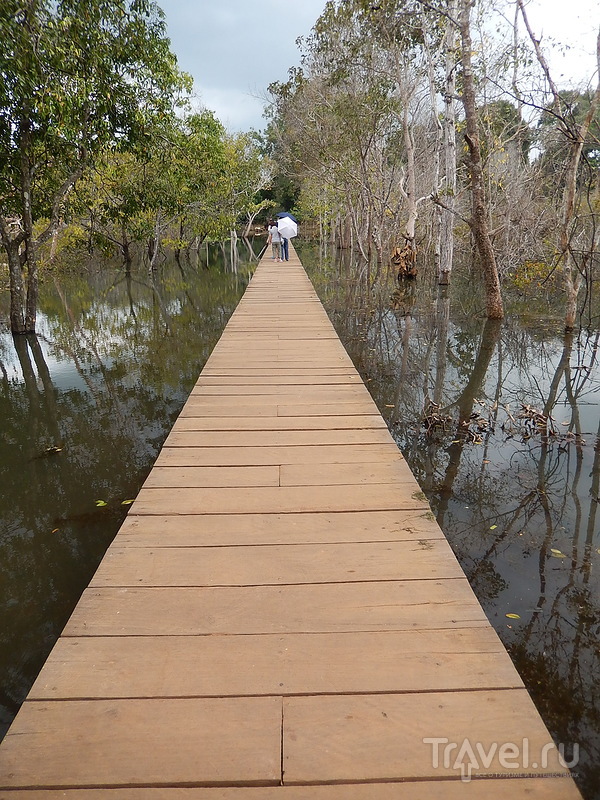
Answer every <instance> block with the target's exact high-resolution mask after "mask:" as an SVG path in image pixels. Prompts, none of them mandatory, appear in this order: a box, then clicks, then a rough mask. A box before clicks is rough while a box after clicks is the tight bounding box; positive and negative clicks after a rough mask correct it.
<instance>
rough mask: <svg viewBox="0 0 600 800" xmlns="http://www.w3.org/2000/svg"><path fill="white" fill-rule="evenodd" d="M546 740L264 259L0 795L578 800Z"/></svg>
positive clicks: (19, 723)
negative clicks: (466, 777) (468, 779)
mask: <svg viewBox="0 0 600 800" xmlns="http://www.w3.org/2000/svg"><path fill="white" fill-rule="evenodd" d="M427 739H429V740H432V739H433V740H436V742H437V743H436V742H431V741H429V742H427V741H424V740H427ZM465 740H466V742H467V744H465ZM524 740H526V742H527V744H526V745H524ZM550 743H551V738H550V736H549V734H548V731H547V730H546V728H545V726H544V724H543V723H542V721H541V719H540V717H539V715H538V714H537V711H536V710H535V707H534V706H533V703H532V701H531V699H530V697H529V695H528V693H527V691H526V690H525V688H524V687H523V684H522V682H521V680H520V678H519V676H518V675H517V673H516V671H515V669H514V668H513V666H512V663H511V661H510V659H509V657H508V655H507V653H506V651H505V650H504V648H503V646H502V644H501V643H500V641H499V639H498V637H497V635H496V633H495V632H494V630H493V629H492V627H491V626H490V624H489V622H488V621H487V619H486V617H485V615H484V613H483V611H482V609H481V607H480V605H479V603H478V601H477V600H476V598H475V596H474V595H473V593H472V591H471V589H470V587H469V584H468V582H467V580H466V578H465V576H464V574H463V572H462V570H461V568H460V566H459V565H458V563H457V561H456V559H455V558H454V555H453V554H452V551H451V549H450V547H449V545H448V543H447V542H446V540H445V538H444V536H443V535H442V532H441V531H440V529H439V527H438V526H437V524H436V522H435V521H434V519H433V517H432V515H431V513H430V511H429V508H428V505H427V503H426V502H425V499H424V497H423V495H422V493H421V492H420V491H419V487H418V486H417V484H416V483H415V481H414V478H413V477H412V475H411V473H410V471H409V469H408V467H407V466H406V463H405V461H404V460H403V458H402V455H401V454H400V452H399V450H398V448H397V446H396V444H395V443H394V441H393V439H392V438H391V436H390V434H389V433H388V431H387V429H386V427H385V424H384V422H383V420H382V418H381V416H380V415H379V413H378V411H377V408H376V407H375V405H374V403H373V401H372V400H371V398H370V396H369V393H368V392H367V390H366V388H365V386H364V384H363V383H362V381H361V379H360V377H359V376H358V374H357V373H356V371H355V369H354V367H353V365H352V363H351V361H350V359H349V358H348V356H347V354H346V352H345V351H344V349H343V347H342V345H341V343H340V341H339V339H338V337H337V335H336V334H335V331H334V330H333V328H332V326H331V324H330V323H329V321H328V318H327V316H326V314H325V312H324V310H323V308H322V306H321V304H320V302H319V300H318V298H317V297H316V295H315V293H314V291H313V288H312V286H311V284H310V282H309V280H308V278H307V276H306V274H305V272H304V270H303V269H302V266H301V264H300V262H299V260H298V258H297V257H296V255H295V253H293V252H292V254H291V260H290V261H289V262H287V263H284V264H275V263H273V262H272V261H271V260H270V259H269V258H265V259H263V261H262V262H261V265H260V266H259V268H258V270H257V272H256V274H255V276H254V278H253V280H252V281H251V283H250V286H249V288H248V290H247V292H246V294H245V295H244V298H243V299H242V301H241V302H240V304H239V306H238V308H237V310H236V312H235V313H234V315H233V316H232V318H231V320H230V322H229V324H228V325H227V328H226V330H225V333H224V334H223V336H222V338H221V340H220V341H219V343H218V344H217V346H216V348H215V350H214V352H213V354H212V355H211V357H210V359H209V361H208V363H207V364H206V367H205V369H204V370H203V372H202V374H201V376H200V378H199V380H198V383H197V384H196V386H195V388H194V390H193V391H192V394H191V395H190V398H189V400H188V402H187V403H186V405H185V408H184V409H183V412H182V414H181V416H180V418H179V419H178V421H177V423H176V424H175V426H174V428H173V430H172V432H171V434H170V435H169V437H168V439H167V441H166V443H165V446H164V448H163V450H162V452H161V454H160V456H159V458H158V460H157V462H156V465H155V467H154V469H153V470H152V472H151V474H150V476H149V477H148V479H147V481H146V483H145V484H144V486H143V488H142V490H141V491H140V493H139V496H138V498H137V499H136V501H135V503H134V504H133V506H132V508H131V511H130V514H129V516H128V518H127V520H126V521H125V523H124V524H123V526H122V528H121V530H120V532H119V533H118V534H117V537H116V539H115V541H114V543H113V544H112V546H111V547H110V548H109V550H108V552H107V554H106V556H105V558H104V560H103V561H102V563H101V565H100V567H99V569H98V571H97V573H96V575H95V577H94V578H93V580H92V582H91V584H90V586H89V588H88V589H87V590H86V591H85V592H84V594H83V596H82V598H81V600H80V602H79V604H78V605H77V607H76V609H75V611H74V613H73V615H72V617H71V619H70V620H69V622H68V624H67V626H66V628H65V630H64V632H63V635H62V636H61V638H60V639H59V641H58V642H57V644H56V646H55V648H54V650H53V651H52V653H51V655H50V657H49V659H48V661H47V663H46V665H45V666H44V668H43V669H42V672H41V673H40V675H39V678H38V680H37V681H36V683H35V685H34V686H33V688H32V690H31V693H30V694H29V697H28V699H27V700H26V702H25V703H24V705H23V707H22V709H21V711H20V712H19V714H18V715H17V717H16V719H15V721H14V723H13V725H12V727H11V729H10V731H9V733H8V734H7V736H6V738H5V740H4V742H3V743H2V745H1V746H0V798H2V800H58V798H67V799H70V800H79V799H80V798H81V800H99V798H108V799H109V800H308V798H310V799H311V800H313V799H314V800H424V799H426V798H433V800H436V799H437V798H439V799H440V800H441V799H442V798H444V800H458V799H459V798H467V800H470V799H472V800H476V799H478V798H481V799H482V800H483V798H485V800H490V798H492V799H493V798H506V799H507V800H508V799H509V798H510V800H514V799H515V798H520V797H527V798H534V799H536V800H537V799H540V798H544V800H550V798H556V799H557V800H558V798H560V800H571V799H575V798H577V797H579V793H578V792H577V789H576V788H575V785H574V783H573V781H572V779H571V778H570V777H569V776H568V775H567V771H566V770H565V769H564V768H563V767H561V766H560V764H559V763H558V762H557V757H556V751H555V749H554V748H553V747H552V746H551V745H550ZM511 744H512V749H510V745H511ZM452 745H455V746H454V748H452ZM494 745H496V747H494ZM544 746H546V758H540V754H542V753H543V748H544ZM469 747H470V748H471V750H469ZM503 748H504V749H503ZM507 748H508V750H507ZM515 748H516V751H515ZM524 749H525V752H524ZM488 754H489V758H487V759H486V756H487V755H488ZM435 756H437V757H438V763H437V764H436V763H435ZM542 761H543V762H544V763H542ZM457 762H459V763H457ZM475 762H476V763H475ZM538 762H539V763H538ZM461 765H462V767H463V769H462V772H463V773H465V774H468V772H469V768H470V769H471V772H472V776H473V778H474V779H473V780H472V781H471V782H469V783H467V782H463V781H462V780H461ZM507 777H508V778H510V779H509V780H507V779H506V778H507Z"/></svg>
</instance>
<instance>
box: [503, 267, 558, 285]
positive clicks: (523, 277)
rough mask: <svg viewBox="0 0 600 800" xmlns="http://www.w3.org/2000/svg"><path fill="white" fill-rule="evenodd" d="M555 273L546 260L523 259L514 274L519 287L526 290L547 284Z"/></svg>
mask: <svg viewBox="0 0 600 800" xmlns="http://www.w3.org/2000/svg"><path fill="white" fill-rule="evenodd" d="M552 274H553V267H551V266H550V265H549V264H546V262H545V261H523V262H522V263H521V264H520V265H519V266H518V267H517V269H516V270H515V272H514V273H513V275H512V282H513V284H514V285H515V286H516V288H517V289H521V290H526V289H529V288H536V287H540V286H542V285H543V284H546V283H547V281H548V279H549V278H550V277H551V275H552Z"/></svg>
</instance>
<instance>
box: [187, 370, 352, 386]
mask: <svg viewBox="0 0 600 800" xmlns="http://www.w3.org/2000/svg"><path fill="white" fill-rule="evenodd" d="M321 384H323V385H328V386H337V385H342V386H346V385H349V386H356V385H361V386H362V380H361V378H360V376H359V375H357V374H354V375H343V374H342V375H336V374H332V373H329V374H326V375H314V374H313V375H210V374H208V375H205V374H204V372H203V373H202V374H201V375H200V377H199V378H198V380H197V381H196V387H199V388H203V387H204V386H244V387H246V386H256V385H259V386H261V387H263V386H320V385H321Z"/></svg>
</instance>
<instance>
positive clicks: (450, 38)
mask: <svg viewBox="0 0 600 800" xmlns="http://www.w3.org/2000/svg"><path fill="white" fill-rule="evenodd" d="M448 13H449V14H450V16H451V17H452V19H451V20H450V19H449V20H447V21H446V40H445V43H444V58H445V72H446V87H445V93H444V191H443V194H444V205H445V208H443V207H442V208H441V209H440V215H441V219H440V228H441V232H440V236H441V240H440V245H441V246H440V268H439V283H440V285H441V286H447V285H448V284H449V283H450V273H451V272H452V262H453V260H454V204H455V197H456V103H455V100H454V98H455V96H456V49H457V48H456V44H457V43H456V27H455V25H454V22H453V20H454V19H455V18H456V0H448Z"/></svg>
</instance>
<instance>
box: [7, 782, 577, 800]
mask: <svg viewBox="0 0 600 800" xmlns="http://www.w3.org/2000/svg"><path fill="white" fill-rule="evenodd" d="M516 797H527V798H528V800H581V795H580V794H579V792H578V791H577V789H576V788H575V785H574V784H573V781H571V780H568V779H567V780H565V779H564V778H550V777H548V778H512V779H511V780H506V779H504V778H500V779H498V780H494V779H489V778H488V779H485V780H473V781H471V782H470V783H463V782H462V781H459V780H438V781H413V782H411V781H402V782H401V783H367V784H364V783H362V784H361V783H345V784H342V785H329V786H277V787H262V788H260V789H256V788H229V787H226V788H225V787H223V788H211V789H204V788H199V789H182V788H161V789H153V788H148V789H129V788H122V789H87V790H81V789H73V790H68V791H64V792H63V791H62V790H59V791H55V790H54V791H53V790H49V791H43V790H42V791H32V792H28V791H25V792H21V791H19V792H16V791H8V792H5V793H3V794H1V795H0V798H1V800H5V798H6V800H515V798H516Z"/></svg>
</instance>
